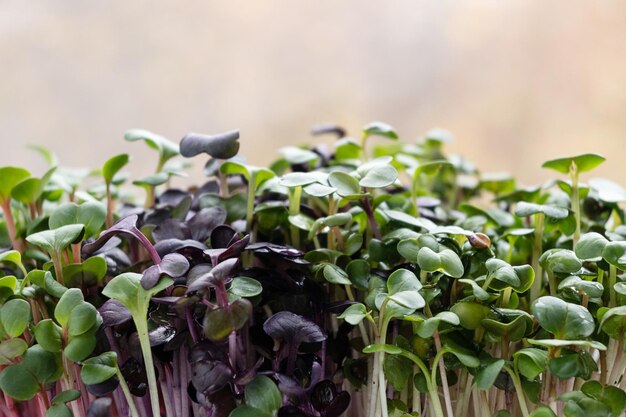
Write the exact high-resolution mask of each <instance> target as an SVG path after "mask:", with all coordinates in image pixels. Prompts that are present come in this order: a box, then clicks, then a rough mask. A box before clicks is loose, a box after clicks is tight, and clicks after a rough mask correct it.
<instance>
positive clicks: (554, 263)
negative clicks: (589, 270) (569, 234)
mask: <svg viewBox="0 0 626 417" xmlns="http://www.w3.org/2000/svg"><path fill="white" fill-rule="evenodd" d="M539 263H540V264H541V266H543V267H544V268H545V269H549V270H550V271H552V272H557V273H563V274H574V273H576V272H578V271H580V268H582V266H583V265H582V262H580V259H578V257H577V256H576V254H575V253H574V251H571V250H569V249H548V250H547V251H545V252H544V253H543V255H541V256H540V257H539Z"/></svg>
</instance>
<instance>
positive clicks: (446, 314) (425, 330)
mask: <svg viewBox="0 0 626 417" xmlns="http://www.w3.org/2000/svg"><path fill="white" fill-rule="evenodd" d="M441 323H448V324H451V325H453V326H458V325H459V324H460V320H459V316H457V315H456V314H454V313H453V312H451V311H442V312H440V313H437V315H436V316H434V317H430V318H427V319H426V320H424V321H423V322H421V323H417V325H416V327H415V329H416V333H417V335H418V336H419V337H421V338H422V339H428V338H431V337H433V335H434V334H435V331H436V330H437V329H438V328H439V325H440V324H441Z"/></svg>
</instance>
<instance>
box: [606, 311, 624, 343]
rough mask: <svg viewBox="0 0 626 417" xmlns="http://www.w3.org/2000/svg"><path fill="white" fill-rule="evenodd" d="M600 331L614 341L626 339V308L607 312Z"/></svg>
mask: <svg viewBox="0 0 626 417" xmlns="http://www.w3.org/2000/svg"><path fill="white" fill-rule="evenodd" d="M600 329H601V330H602V331H603V332H605V333H606V334H608V335H609V336H610V337H611V338H613V339H620V338H621V339H624V338H626V306H620V307H613V308H611V309H609V310H607V311H606V312H605V313H604V315H603V316H602V320H600Z"/></svg>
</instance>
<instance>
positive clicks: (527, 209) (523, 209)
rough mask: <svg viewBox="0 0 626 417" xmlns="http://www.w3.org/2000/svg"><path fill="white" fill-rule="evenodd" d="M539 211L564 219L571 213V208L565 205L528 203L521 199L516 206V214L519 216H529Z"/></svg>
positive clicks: (551, 216) (548, 215)
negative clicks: (564, 206)
mask: <svg viewBox="0 0 626 417" xmlns="http://www.w3.org/2000/svg"><path fill="white" fill-rule="evenodd" d="M537 213H543V214H545V215H546V216H547V217H550V218H553V219H564V218H566V217H567V216H568V215H569V210H568V209H566V208H563V207H558V206H551V205H545V204H536V203H528V202H526V201H520V202H519V203H517V206H516V207H515V215H516V216H518V217H528V216H532V215H534V214H537Z"/></svg>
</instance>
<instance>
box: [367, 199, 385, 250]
mask: <svg viewBox="0 0 626 417" xmlns="http://www.w3.org/2000/svg"><path fill="white" fill-rule="evenodd" d="M363 210H364V211H365V214H367V219H368V220H369V223H370V228H371V229H372V234H373V235H374V237H375V238H376V239H378V240H380V239H381V234H380V229H379V228H378V223H376V219H375V218H374V211H373V210H372V205H371V204H370V199H369V198H368V197H367V196H365V197H364V198H363Z"/></svg>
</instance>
